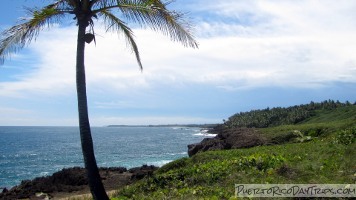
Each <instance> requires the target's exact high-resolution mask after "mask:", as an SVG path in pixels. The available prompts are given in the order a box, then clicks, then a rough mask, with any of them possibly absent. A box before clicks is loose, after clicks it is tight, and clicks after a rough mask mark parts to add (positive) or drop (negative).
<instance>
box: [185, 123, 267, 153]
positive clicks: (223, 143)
mask: <svg viewBox="0 0 356 200" xmlns="http://www.w3.org/2000/svg"><path fill="white" fill-rule="evenodd" d="M211 133H215V134H217V136H215V137H214V138H205V139H203V140H202V141H201V142H200V143H196V144H190V145H188V155H189V156H190V157H191V156H193V155H195V154H197V153H199V152H204V151H211V150H223V149H239V148H249V147H254V146H260V145H264V144H265V143H266V139H265V138H264V137H262V136H261V135H260V134H259V133H258V131H257V130H256V129H252V128H235V129H227V128H222V127H221V126H218V127H217V128H215V129H214V130H212V131H211Z"/></svg>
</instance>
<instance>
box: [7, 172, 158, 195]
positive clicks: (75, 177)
mask: <svg viewBox="0 0 356 200" xmlns="http://www.w3.org/2000/svg"><path fill="white" fill-rule="evenodd" d="M156 169H158V167H155V166H152V165H151V166H148V165H143V166H141V167H136V168H131V169H126V168H124V167H110V168H100V169H99V171H100V176H101V178H102V181H103V184H104V186H105V189H106V190H107V191H110V190H116V189H118V188H119V187H122V186H125V185H129V184H132V183H134V182H135V181H137V180H140V179H142V178H144V177H146V176H150V175H152V173H153V172H154V171H155V170H156ZM87 193H90V190H89V186H88V180H87V177H86V172H85V169H84V168H80V167H73V168H68V169H63V170H61V171H59V172H56V173H54V174H53V175H51V176H46V177H38V178H35V179H33V180H24V181H22V182H21V184H20V185H18V186H15V187H13V188H11V189H7V188H3V189H2V192H1V193H0V199H1V200H13V199H61V198H66V197H67V198H68V197H70V196H74V195H79V194H87Z"/></svg>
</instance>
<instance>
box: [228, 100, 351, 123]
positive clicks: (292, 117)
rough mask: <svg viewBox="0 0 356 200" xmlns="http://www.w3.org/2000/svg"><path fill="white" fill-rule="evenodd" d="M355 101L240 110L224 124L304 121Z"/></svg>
mask: <svg viewBox="0 0 356 200" xmlns="http://www.w3.org/2000/svg"><path fill="white" fill-rule="evenodd" d="M353 105H356V102H355V103H353V104H352V103H350V102H349V101H346V102H345V103H341V102H340V101H334V100H325V101H322V102H320V103H315V102H313V101H311V102H310V103H309V104H302V105H296V106H291V107H287V108H282V107H276V108H266V109H258V110H252V111H249V112H240V113H236V114H234V115H232V116H231V117H229V119H228V120H227V121H225V120H224V125H225V126H227V127H229V128H237V127H247V128H253V127H254V128H266V127H273V126H279V125H290V124H297V123H299V122H302V121H304V120H306V119H308V118H310V117H312V116H315V115H316V111H317V110H334V109H337V108H340V107H346V106H353Z"/></svg>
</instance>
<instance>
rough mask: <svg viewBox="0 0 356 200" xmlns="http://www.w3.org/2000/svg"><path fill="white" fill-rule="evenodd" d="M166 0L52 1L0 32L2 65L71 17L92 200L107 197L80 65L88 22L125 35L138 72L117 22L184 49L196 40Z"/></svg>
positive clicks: (89, 34) (90, 31)
mask: <svg viewBox="0 0 356 200" xmlns="http://www.w3.org/2000/svg"><path fill="white" fill-rule="evenodd" d="M171 2H172V1H161V0H56V1H53V3H52V4H49V5H47V6H45V7H43V8H40V9H38V8H34V9H27V11H28V12H29V14H30V16H31V17H30V18H26V19H23V20H22V21H20V22H19V23H18V24H17V25H15V26H13V27H11V28H9V29H7V30H5V31H3V32H2V33H1V36H0V64H3V62H4V60H5V58H6V57H7V56H9V54H10V53H13V52H17V51H18V50H20V49H22V48H23V47H25V46H26V45H28V44H29V43H30V42H31V41H32V39H34V38H35V37H37V36H38V34H39V32H40V31H41V30H43V28H45V27H50V26H51V25H52V24H57V23H62V22H63V19H64V16H65V15H68V14H69V15H73V16H74V18H73V19H74V20H76V22H77V27H78V36H77V57H76V85H77V98H78V114H79V129H80V138H81V145H82V152H83V158H84V165H85V168H86V170H87V175H88V180H89V186H90V190H91V193H92V195H93V198H94V199H100V200H105V199H109V198H108V196H107V194H106V192H105V189H104V187H103V184H102V182H101V179H100V175H99V170H98V167H97V164H96V160H95V155H94V148H93V140H92V136H91V130H90V124H89V117H88V105H87V95H86V81H85V66H84V53H85V43H91V42H92V41H93V40H94V41H95V33H94V20H95V19H98V18H101V19H103V22H104V24H105V27H106V30H107V31H114V32H117V33H119V34H123V35H124V36H125V38H126V42H127V43H128V44H129V46H130V47H131V49H132V51H133V52H134V54H135V56H136V60H137V63H138V65H139V66H140V68H141V69H142V63H141V59H140V55H139V51H138V47H137V45H136V43H135V40H134V37H133V32H132V30H131V29H130V28H129V27H128V26H127V23H126V22H125V21H124V20H123V19H126V20H127V21H128V22H133V23H137V24H139V25H140V26H141V27H150V28H152V29H153V30H155V31H161V32H163V33H164V34H165V35H168V36H169V37H170V38H171V39H172V40H173V41H178V42H181V43H182V44H183V45H184V46H187V47H192V48H197V47H198V45H197V42H196V41H195V39H194V38H193V36H192V34H191V33H190V32H189V24H187V23H185V21H184V20H183V19H184V16H183V15H182V14H181V13H178V12H175V11H169V10H168V9H167V8H166V6H167V5H168V4H170V3H171Z"/></svg>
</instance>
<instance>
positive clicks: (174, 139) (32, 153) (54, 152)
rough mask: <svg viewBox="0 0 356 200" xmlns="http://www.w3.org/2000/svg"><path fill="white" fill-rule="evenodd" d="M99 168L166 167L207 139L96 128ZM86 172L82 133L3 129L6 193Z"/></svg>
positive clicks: (185, 133) (1, 176) (180, 130)
mask: <svg viewBox="0 0 356 200" xmlns="http://www.w3.org/2000/svg"><path fill="white" fill-rule="evenodd" d="M92 135H93V140H94V148H95V155H96V159H97V163H98V166H99V167H119V166H120V167H127V168H132V167H137V166H141V165H143V164H148V165H156V166H162V165H163V164H166V163H168V162H170V161H172V160H175V159H178V158H181V157H186V156H187V145H188V144H192V143H196V142H200V141H201V140H202V139H203V138H204V137H206V135H205V134H204V132H201V130H200V128H186V127H93V128H92ZM74 166H83V158H82V153H81V147H80V138H79V129H78V127H5V126H3V127H0V187H7V188H10V187H13V186H15V185H18V184H20V183H21V181H22V180H28V179H33V178H35V177H39V176H46V175H51V174H52V173H54V172H56V171H59V170H61V169H63V168H68V167H74Z"/></svg>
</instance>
